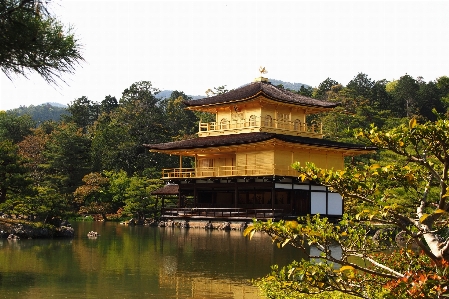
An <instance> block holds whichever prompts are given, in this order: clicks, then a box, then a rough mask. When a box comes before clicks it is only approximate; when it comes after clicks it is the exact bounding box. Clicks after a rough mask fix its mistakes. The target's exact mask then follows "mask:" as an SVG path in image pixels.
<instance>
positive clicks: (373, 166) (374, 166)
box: [369, 164, 381, 170]
mask: <svg viewBox="0 0 449 299" xmlns="http://www.w3.org/2000/svg"><path fill="white" fill-rule="evenodd" d="M380 167H381V166H380V165H379V164H373V165H371V167H370V168H369V169H371V170H373V169H377V168H380Z"/></svg>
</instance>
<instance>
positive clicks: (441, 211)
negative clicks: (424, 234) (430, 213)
mask: <svg viewBox="0 0 449 299" xmlns="http://www.w3.org/2000/svg"><path fill="white" fill-rule="evenodd" d="M434 213H435V214H444V213H446V210H442V209H438V210H436V211H435V212H434Z"/></svg>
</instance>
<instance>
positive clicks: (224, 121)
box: [220, 118, 229, 130]
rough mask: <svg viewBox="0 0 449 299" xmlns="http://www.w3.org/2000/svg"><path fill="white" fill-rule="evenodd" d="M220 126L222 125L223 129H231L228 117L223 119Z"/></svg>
mask: <svg viewBox="0 0 449 299" xmlns="http://www.w3.org/2000/svg"><path fill="white" fill-rule="evenodd" d="M220 127H221V129H222V130H223V129H229V121H228V119H227V118H223V119H222V120H221V121H220Z"/></svg>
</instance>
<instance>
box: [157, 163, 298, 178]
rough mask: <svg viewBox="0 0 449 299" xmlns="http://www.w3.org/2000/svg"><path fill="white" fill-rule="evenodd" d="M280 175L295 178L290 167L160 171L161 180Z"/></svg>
mask: <svg viewBox="0 0 449 299" xmlns="http://www.w3.org/2000/svg"><path fill="white" fill-rule="evenodd" d="M258 175H280V176H295V175H297V171H296V170H295V169H293V168H291V167H290V166H267V165H264V166H254V165H242V166H217V167H198V168H196V169H195V168H166V169H162V178H163V179H169V178H205V177H230V176H258Z"/></svg>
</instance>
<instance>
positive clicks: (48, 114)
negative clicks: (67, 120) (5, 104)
mask: <svg viewBox="0 0 449 299" xmlns="http://www.w3.org/2000/svg"><path fill="white" fill-rule="evenodd" d="M8 112H12V113H14V114H16V115H19V116H21V115H29V116H31V118H32V119H33V120H34V121H35V122H36V123H37V124H40V123H43V122H45V121H47V120H54V121H59V120H61V117H62V115H69V114H70V113H69V112H68V111H67V106H65V105H62V104H59V103H44V104H41V105H37V106H34V105H30V106H20V107H19V108H15V109H11V110H8Z"/></svg>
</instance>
